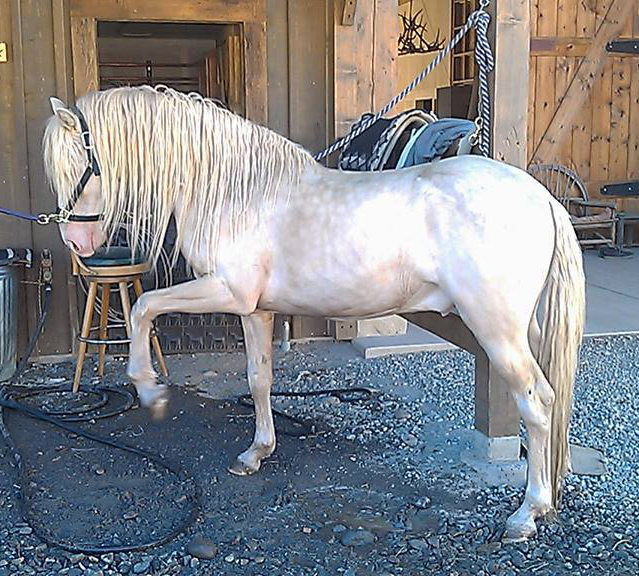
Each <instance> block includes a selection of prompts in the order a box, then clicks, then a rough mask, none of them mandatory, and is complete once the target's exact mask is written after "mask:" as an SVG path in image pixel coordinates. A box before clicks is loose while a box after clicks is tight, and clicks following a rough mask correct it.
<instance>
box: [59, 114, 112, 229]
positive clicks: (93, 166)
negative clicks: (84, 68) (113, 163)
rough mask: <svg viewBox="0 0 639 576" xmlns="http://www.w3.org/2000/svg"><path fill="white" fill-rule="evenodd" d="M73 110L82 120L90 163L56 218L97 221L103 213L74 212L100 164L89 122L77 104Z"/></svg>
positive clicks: (81, 124)
mask: <svg viewBox="0 0 639 576" xmlns="http://www.w3.org/2000/svg"><path fill="white" fill-rule="evenodd" d="M71 111H72V112H73V113H74V114H75V115H76V116H77V117H78V120H79V121H80V128H81V129H82V133H81V136H82V146H83V147H84V149H85V150H86V152H87V160H88V162H89V164H88V166H87V167H86V169H85V170H84V173H83V174H82V176H81V177H80V181H79V182H78V184H77V185H76V187H75V189H74V190H73V196H72V197H71V200H69V202H68V203H67V205H66V207H65V208H58V212H57V218H56V220H57V222H58V223H61V222H97V221H99V220H102V214H86V215H84V214H73V208H74V207H75V204H76V202H77V201H78V200H79V198H80V196H81V195H82V192H84V189H85V187H86V185H87V183H88V182H89V180H90V178H91V176H99V175H100V166H99V164H98V160H97V158H96V157H95V154H94V153H93V150H94V147H93V141H92V139H91V134H90V133H89V125H88V124H87V121H86V119H85V117H84V114H82V112H81V111H80V109H79V108H77V107H76V106H72V107H71Z"/></svg>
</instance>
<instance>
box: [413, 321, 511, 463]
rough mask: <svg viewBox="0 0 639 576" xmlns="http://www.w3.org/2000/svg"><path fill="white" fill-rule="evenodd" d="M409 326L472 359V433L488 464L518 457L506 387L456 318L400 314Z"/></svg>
mask: <svg viewBox="0 0 639 576" xmlns="http://www.w3.org/2000/svg"><path fill="white" fill-rule="evenodd" d="M402 316H403V317H404V318H406V319H407V320H408V321H409V322H412V323H413V324H417V326H420V327H421V328H424V329H425V330H428V331H430V332H432V333H433V334H437V335H438V336H440V337H441V338H444V339H445V340H448V341H449V342H452V343H453V344H455V345H456V346H459V347H460V348H463V349H464V350H466V351H468V352H470V353H471V354H473V355H474V356H475V429H476V430H478V431H479V432H481V433H482V435H483V436H482V438H483V440H484V442H483V447H482V450H483V451H484V455H485V456H486V457H487V458H489V459H491V460H515V459H517V458H518V457H519V413H518V412H517V405H516V404H515V400H514V398H513V397H512V395H511V394H510V392H509V390H508V387H507V385H506V383H505V382H504V381H503V380H502V379H501V378H500V377H499V376H498V375H497V374H496V373H495V371H494V370H492V369H491V366H490V363H489V361H488V357H487V356H486V352H484V350H483V348H482V347H481V346H480V345H479V343H478V342H477V340H476V339H475V336H474V335H473V333H472V332H471V331H470V330H469V329H468V328H467V327H466V325H465V324H464V323H463V322H462V320H461V319H460V318H459V316H456V315H454V314H449V315H448V316H446V317H444V316H441V315H440V314H438V313H437V312H415V313H411V314H402Z"/></svg>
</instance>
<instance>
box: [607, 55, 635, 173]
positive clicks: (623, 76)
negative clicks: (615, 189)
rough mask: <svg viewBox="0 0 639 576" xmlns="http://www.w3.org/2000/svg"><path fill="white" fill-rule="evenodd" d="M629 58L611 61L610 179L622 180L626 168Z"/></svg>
mask: <svg viewBox="0 0 639 576" xmlns="http://www.w3.org/2000/svg"><path fill="white" fill-rule="evenodd" d="M630 79H631V68H630V58H614V59H613V62H612V110H611V120H610V174H609V177H610V179H611V180H623V179H625V178H626V175H627V170H628V144H629V140H628V139H629V134H630V125H629V120H630Z"/></svg>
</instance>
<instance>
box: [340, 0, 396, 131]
mask: <svg viewBox="0 0 639 576" xmlns="http://www.w3.org/2000/svg"><path fill="white" fill-rule="evenodd" d="M329 1H330V0H329ZM345 2H348V3H349V4H352V2H350V1H349V0H335V4H334V6H335V11H334V18H335V38H334V42H335V44H334V50H335V54H334V58H335V69H334V74H335V79H334V82H335V135H336V136H343V135H344V134H346V133H347V132H348V131H349V129H350V127H351V125H352V123H353V122H354V121H355V120H357V119H358V118H359V117H360V116H361V115H362V114H363V113H364V112H371V111H377V110H379V109H380V108H381V107H382V106H383V105H384V104H386V102H388V101H389V100H390V99H391V98H392V97H393V96H395V93H396V84H397V70H396V67H397V38H398V34H399V17H398V3H397V0H368V1H367V2H363V1H362V0H359V1H358V2H356V3H355V14H354V21H353V23H352V24H345V23H344V5H345Z"/></svg>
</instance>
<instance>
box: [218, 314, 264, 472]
mask: <svg viewBox="0 0 639 576" xmlns="http://www.w3.org/2000/svg"><path fill="white" fill-rule="evenodd" d="M242 327H243V328H244V340H245V342H246V374H247V377H248V382H249V387H250V389H251V394H252V395H253V403H254V404H255V436H254V438H253V443H252V444H251V446H250V447H249V449H248V450H246V451H244V452H242V453H241V454H240V455H239V456H238V457H237V459H236V460H235V462H233V464H232V465H231V466H230V467H229V472H232V473H233V474H238V475H242V476H243V475H246V474H253V473H254V472H257V471H258V470H259V468H260V464H261V462H262V460H263V459H264V458H268V457H269V456H270V455H271V454H272V453H273V451H274V450H275V427H274V426H273V413H272V412H271V385H272V383H273V363H272V357H273V356H272V352H273V313H272V312H263V311H261V310H258V311H256V312H254V313H253V314H251V315H249V316H242Z"/></svg>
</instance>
